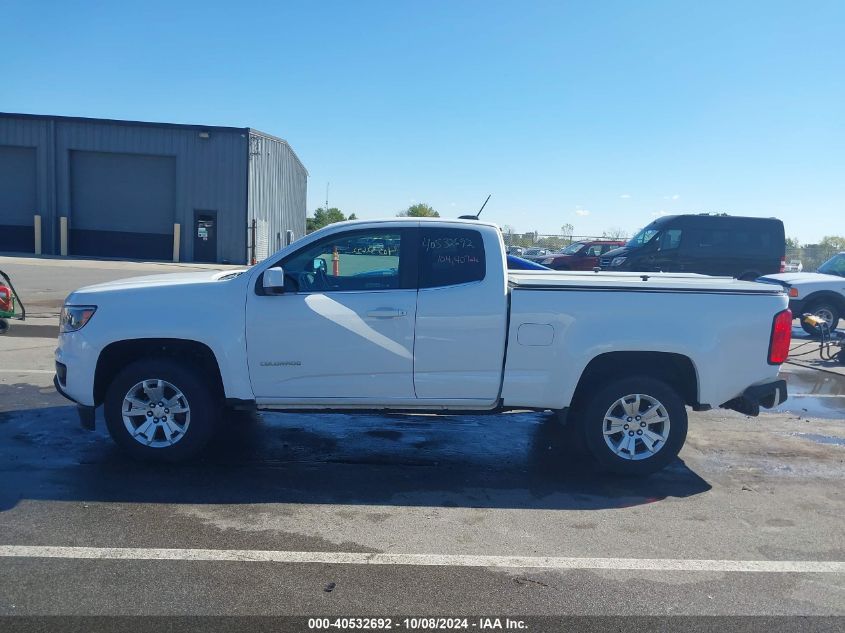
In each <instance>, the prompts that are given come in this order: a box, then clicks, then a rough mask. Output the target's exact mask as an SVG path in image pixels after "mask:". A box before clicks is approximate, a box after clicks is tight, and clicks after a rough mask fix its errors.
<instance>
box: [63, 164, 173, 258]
mask: <svg viewBox="0 0 845 633" xmlns="http://www.w3.org/2000/svg"><path fill="white" fill-rule="evenodd" d="M175 206H176V159H175V158H174V157H172V156H145V155H139V154H116V153H110V152H80V151H74V152H71V212H70V236H69V237H70V244H69V250H70V253H71V254H73V255H90V256H101V257H127V258H131V259H170V258H171V257H172V255H173V222H174V217H175Z"/></svg>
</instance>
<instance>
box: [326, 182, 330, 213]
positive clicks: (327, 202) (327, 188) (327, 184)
mask: <svg viewBox="0 0 845 633" xmlns="http://www.w3.org/2000/svg"><path fill="white" fill-rule="evenodd" d="M328 212H329V182H328V181H326V213H328Z"/></svg>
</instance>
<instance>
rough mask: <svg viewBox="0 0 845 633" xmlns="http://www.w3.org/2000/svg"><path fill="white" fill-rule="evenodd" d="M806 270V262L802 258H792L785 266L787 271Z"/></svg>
mask: <svg viewBox="0 0 845 633" xmlns="http://www.w3.org/2000/svg"><path fill="white" fill-rule="evenodd" d="M803 271H804V264H802V263H801V260H800V259H790V260H789V261H788V262H787V263H786V265H785V266H784V268H783V272H785V273H800V272H803Z"/></svg>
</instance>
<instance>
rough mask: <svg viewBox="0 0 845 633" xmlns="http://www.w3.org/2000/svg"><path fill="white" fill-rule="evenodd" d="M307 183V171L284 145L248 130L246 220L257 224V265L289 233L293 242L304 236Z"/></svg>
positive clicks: (276, 247) (276, 248)
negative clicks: (247, 201) (247, 204)
mask: <svg viewBox="0 0 845 633" xmlns="http://www.w3.org/2000/svg"><path fill="white" fill-rule="evenodd" d="M307 183H308V171H307V170H306V169H305V166H304V165H303V164H302V163H301V162H300V160H299V158H298V157H297V156H296V154H295V153H294V152H293V150H292V149H291V148H290V146H289V145H288V144H287V143H286V142H285V141H283V140H281V139H277V138H274V137H272V136H269V135H266V134H263V133H261V132H257V131H256V130H250V134H249V208H248V218H249V222H250V223H251V222H252V220H256V225H257V235H256V239H255V258H256V259H257V260H258V261H260V260H262V259H264V258H266V257H267V256H268V255H270V254H271V253H274V252H275V251H277V250H278V249H279V248H281V247H282V246H285V234H286V232H287V231H288V230H290V231H293V233H294V238H295V239H299V238H300V237H302V236H303V235H305V213H306V199H305V195H306V189H307ZM250 255H251V253H248V256H250Z"/></svg>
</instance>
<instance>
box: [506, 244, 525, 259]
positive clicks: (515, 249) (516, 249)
mask: <svg viewBox="0 0 845 633" xmlns="http://www.w3.org/2000/svg"><path fill="white" fill-rule="evenodd" d="M507 251H508V255H516V256H517V257H522V255H523V254H524V253H525V249H524V248H522V247H521V246H508V249H507Z"/></svg>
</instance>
